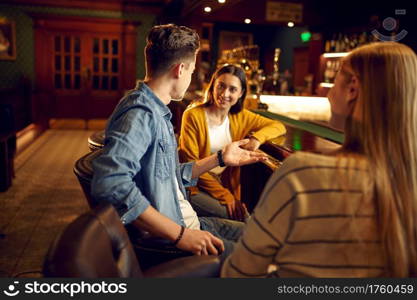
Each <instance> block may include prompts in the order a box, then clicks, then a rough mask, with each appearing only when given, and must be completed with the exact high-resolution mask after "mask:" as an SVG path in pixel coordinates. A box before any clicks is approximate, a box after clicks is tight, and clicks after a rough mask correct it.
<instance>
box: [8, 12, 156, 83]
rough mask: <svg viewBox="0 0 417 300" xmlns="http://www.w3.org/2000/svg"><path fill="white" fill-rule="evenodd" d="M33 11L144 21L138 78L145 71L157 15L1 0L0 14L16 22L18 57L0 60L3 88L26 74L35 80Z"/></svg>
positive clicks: (142, 23) (139, 45)
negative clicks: (145, 50) (149, 36)
mask: <svg viewBox="0 0 417 300" xmlns="http://www.w3.org/2000/svg"><path fill="white" fill-rule="evenodd" d="M30 13H44V14H45V13H46V14H56V15H72V16H84V17H104V18H118V19H125V20H129V21H140V22H141V25H140V26H139V28H138V32H137V34H138V39H137V57H136V63H137V66H136V74H137V78H143V77H144V75H145V68H144V54H143V48H144V47H145V37H146V34H147V32H148V30H149V29H150V28H151V27H152V26H153V24H154V22H155V16H154V15H151V14H145V13H143V14H139V13H135V14H132V13H124V12H120V11H107V10H86V9H73V8H56V7H41V6H29V5H4V4H0V18H4V17H5V18H7V19H9V20H13V21H15V22H16V55H17V56H16V60H13V61H6V60H0V88H13V87H16V86H17V85H18V83H19V80H20V79H21V78H22V76H23V77H26V78H29V79H30V80H31V81H32V82H33V80H34V79H35V74H34V59H35V58H34V48H33V47H34V41H33V38H34V34H33V22H32V19H31V18H30V17H29V14H30Z"/></svg>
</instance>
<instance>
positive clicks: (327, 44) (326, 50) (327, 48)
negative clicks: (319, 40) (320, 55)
mask: <svg viewBox="0 0 417 300" xmlns="http://www.w3.org/2000/svg"><path fill="white" fill-rule="evenodd" d="M324 52H325V53H328V52H330V41H329V40H326V43H325V44H324Z"/></svg>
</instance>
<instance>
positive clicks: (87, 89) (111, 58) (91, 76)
mask: <svg viewBox="0 0 417 300" xmlns="http://www.w3.org/2000/svg"><path fill="white" fill-rule="evenodd" d="M35 24H36V27H35V55H36V79H37V80H36V81H37V82H36V85H37V87H38V89H40V90H42V94H43V95H47V97H48V99H47V100H43V103H47V104H48V105H47V107H48V117H49V118H81V119H86V120H88V119H93V118H107V117H108V116H109V115H110V114H111V112H112V111H113V109H114V107H115V106H116V104H117V102H118V101H119V100H120V98H121V97H122V95H123V93H124V91H125V90H128V89H131V88H133V87H134V84H135V73H136V69H135V66H136V63H135V40H136V38H135V26H134V25H132V24H128V25H126V24H125V23H123V22H122V21H120V20H107V19H104V20H103V19H94V20H92V19H84V18H64V19H62V18H60V19H54V18H47V19H43V18H38V19H37V20H36V23H35Z"/></svg>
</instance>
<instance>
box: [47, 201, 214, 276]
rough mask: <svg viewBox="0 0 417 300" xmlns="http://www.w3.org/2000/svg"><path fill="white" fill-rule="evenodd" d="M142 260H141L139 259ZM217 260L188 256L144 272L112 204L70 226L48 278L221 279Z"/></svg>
mask: <svg viewBox="0 0 417 300" xmlns="http://www.w3.org/2000/svg"><path fill="white" fill-rule="evenodd" d="M139 260H140V257H139ZM219 272H220V260H219V259H218V258H217V257H216V256H189V257H184V258H179V259H175V260H171V261H169V262H167V263H163V264H160V265H158V266H155V267H152V268H150V269H148V270H146V271H144V272H142V270H141V268H140V266H139V263H138V259H137V257H136V255H135V252H134V251H133V248H132V244H131V243H130V240H129V237H128V235H127V233H126V230H125V228H124V226H123V224H122V222H121V221H120V218H119V216H118V214H117V213H116V211H115V210H114V208H113V206H111V205H110V204H105V205H100V206H98V207H96V208H95V209H93V210H91V211H89V212H87V213H84V214H83V215H81V216H79V217H78V218H77V219H75V220H74V221H73V222H71V223H70V224H69V225H68V226H67V227H66V228H65V230H64V231H63V232H62V234H61V235H60V236H58V237H57V238H56V239H55V241H54V242H53V244H52V245H51V247H50V249H49V251H48V254H47V256H46V258H45V261H44V267H43V273H44V276H45V277H85V278H103V277H164V278H169V277H218V276H219Z"/></svg>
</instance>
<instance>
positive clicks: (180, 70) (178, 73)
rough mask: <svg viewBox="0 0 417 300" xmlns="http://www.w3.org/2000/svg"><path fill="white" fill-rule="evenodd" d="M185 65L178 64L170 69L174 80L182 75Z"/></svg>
mask: <svg viewBox="0 0 417 300" xmlns="http://www.w3.org/2000/svg"><path fill="white" fill-rule="evenodd" d="M184 68H185V65H184V63H178V64H176V65H175V66H174V68H173V69H172V72H173V73H174V77H175V78H180V77H181V76H182V74H183V73H184Z"/></svg>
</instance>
